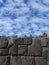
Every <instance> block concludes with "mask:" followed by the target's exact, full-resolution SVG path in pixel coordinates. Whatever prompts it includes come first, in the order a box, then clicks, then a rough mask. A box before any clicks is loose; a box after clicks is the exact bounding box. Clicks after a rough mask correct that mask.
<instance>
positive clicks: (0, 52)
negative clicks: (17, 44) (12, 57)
mask: <svg viewBox="0 0 49 65" xmlns="http://www.w3.org/2000/svg"><path fill="white" fill-rule="evenodd" d="M8 54H9V52H8V49H0V56H2V55H3V56H4V55H8Z"/></svg>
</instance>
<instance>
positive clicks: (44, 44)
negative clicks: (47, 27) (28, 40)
mask: <svg viewBox="0 0 49 65" xmlns="http://www.w3.org/2000/svg"><path fill="white" fill-rule="evenodd" d="M47 42H48V39H47V38H41V46H47Z"/></svg>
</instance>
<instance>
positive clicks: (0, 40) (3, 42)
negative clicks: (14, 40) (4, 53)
mask: <svg viewBox="0 0 49 65" xmlns="http://www.w3.org/2000/svg"><path fill="white" fill-rule="evenodd" d="M7 47H8V40H7V38H6V37H4V36H2V37H0V48H7Z"/></svg>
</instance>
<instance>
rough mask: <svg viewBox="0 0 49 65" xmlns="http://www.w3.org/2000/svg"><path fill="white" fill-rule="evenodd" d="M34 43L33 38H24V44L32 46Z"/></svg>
mask: <svg viewBox="0 0 49 65" xmlns="http://www.w3.org/2000/svg"><path fill="white" fill-rule="evenodd" d="M32 41H33V40H32V37H24V44H28V45H31V44H32Z"/></svg>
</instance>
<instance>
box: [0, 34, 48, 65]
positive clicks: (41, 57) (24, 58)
mask: <svg viewBox="0 0 49 65" xmlns="http://www.w3.org/2000/svg"><path fill="white" fill-rule="evenodd" d="M0 65H49V37H48V36H34V37H33V36H31V35H30V36H29V37H27V36H24V38H20V37H17V36H8V37H5V36H0Z"/></svg>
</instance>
